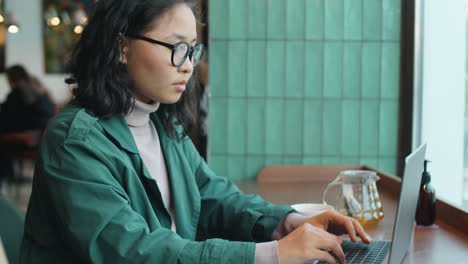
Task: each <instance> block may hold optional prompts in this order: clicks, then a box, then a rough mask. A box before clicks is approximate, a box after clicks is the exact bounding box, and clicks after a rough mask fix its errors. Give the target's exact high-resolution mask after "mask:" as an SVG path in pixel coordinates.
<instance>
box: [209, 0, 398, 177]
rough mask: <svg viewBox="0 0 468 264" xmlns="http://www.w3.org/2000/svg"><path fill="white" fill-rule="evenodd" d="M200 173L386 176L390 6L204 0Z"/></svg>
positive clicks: (393, 80) (392, 48)
mask: <svg viewBox="0 0 468 264" xmlns="http://www.w3.org/2000/svg"><path fill="white" fill-rule="evenodd" d="M209 2H210V6H209V10H210V14H209V19H210V20H209V25H210V28H209V30H210V84H211V94H212V97H211V102H210V134H209V151H210V160H209V163H210V166H211V167H212V168H213V169H214V170H215V172H216V173H217V174H219V175H224V176H226V177H228V178H231V179H233V180H239V179H255V176H256V174H257V173H258V171H259V170H260V169H261V168H263V167H264V166H267V165H272V164H345V163H346V164H358V163H362V164H368V165H371V166H375V167H378V168H381V169H383V170H385V171H388V172H391V173H395V172H396V165H397V163H396V157H397V143H398V142H397V140H398V96H399V56H400V47H399V45H400V44H399V34H400V0H210V1H209Z"/></svg>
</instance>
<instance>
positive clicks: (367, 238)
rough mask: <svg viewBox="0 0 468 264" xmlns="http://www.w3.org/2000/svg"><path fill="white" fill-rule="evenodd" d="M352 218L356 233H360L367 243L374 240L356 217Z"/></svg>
mask: <svg viewBox="0 0 468 264" xmlns="http://www.w3.org/2000/svg"><path fill="white" fill-rule="evenodd" d="M352 220H353V221H352V222H353V226H354V229H355V230H356V233H357V234H358V235H359V237H361V240H362V241H364V242H365V243H370V242H372V238H371V237H370V236H369V235H368V234H367V233H366V231H364V228H362V226H361V224H359V222H358V221H357V220H356V219H352Z"/></svg>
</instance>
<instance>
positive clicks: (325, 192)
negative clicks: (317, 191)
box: [322, 176, 342, 205]
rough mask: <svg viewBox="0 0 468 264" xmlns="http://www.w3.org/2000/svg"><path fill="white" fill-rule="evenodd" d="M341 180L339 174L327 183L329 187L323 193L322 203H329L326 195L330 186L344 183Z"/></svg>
mask: <svg viewBox="0 0 468 264" xmlns="http://www.w3.org/2000/svg"><path fill="white" fill-rule="evenodd" d="M341 180H342V179H341V177H340V176H338V177H336V179H334V180H333V181H332V182H330V183H329V184H328V185H327V188H325V190H324V191H323V194H322V203H323V204H324V205H328V203H327V201H326V197H327V192H328V190H329V189H330V188H332V187H335V186H337V185H340V184H342V182H341Z"/></svg>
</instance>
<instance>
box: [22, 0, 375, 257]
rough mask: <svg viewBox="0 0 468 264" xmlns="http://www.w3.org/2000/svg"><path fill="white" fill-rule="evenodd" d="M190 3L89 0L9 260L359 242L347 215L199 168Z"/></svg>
mask: <svg viewBox="0 0 468 264" xmlns="http://www.w3.org/2000/svg"><path fill="white" fill-rule="evenodd" d="M194 10H195V9H194V3H193V1H190V0H120V1H112V0H99V1H97V3H96V5H95V7H94V13H93V15H92V16H91V18H90V20H89V24H88V25H87V27H86V29H85V30H84V32H83V35H82V37H81V40H80V41H79V43H78V44H77V46H76V49H75V51H74V56H73V62H72V67H71V72H72V80H75V81H76V82H77V85H76V88H74V90H73V93H74V97H75V98H74V101H73V102H72V103H71V104H70V105H69V106H68V107H66V108H65V109H63V110H62V111H61V112H60V114H58V116H57V117H56V118H54V120H53V121H52V123H51V124H50V126H49V128H48V129H47V131H46V133H45V136H44V139H43V144H42V148H41V157H40V160H39V162H38V164H37V165H36V171H35V176H34V186H33V192H32V197H31V201H30V205H29V208H28V213H27V216H26V226H25V235H24V241H23V245H22V258H21V262H22V263H36V262H37V263H75V262H76V263H304V262H306V261H308V260H312V259H321V260H325V261H327V262H329V263H335V260H334V259H333V257H332V256H331V254H334V255H335V256H336V257H337V258H338V259H339V260H340V262H343V261H344V256H343V252H342V250H341V248H340V241H341V240H340V238H339V237H337V236H336V235H340V234H342V233H344V232H347V233H349V235H350V237H351V239H353V240H357V236H360V237H361V238H362V239H363V240H364V241H366V242H369V238H368V236H367V235H366V233H365V232H364V230H363V229H362V227H361V226H360V225H359V224H358V223H357V221H355V220H353V219H351V218H348V217H344V216H341V215H340V214H338V213H336V212H328V213H324V214H320V215H318V216H315V217H310V218H306V217H304V216H302V215H300V214H297V213H295V212H294V210H293V209H292V208H291V207H289V206H276V205H273V204H270V203H268V202H265V201H263V200H262V199H261V198H260V197H259V196H255V195H244V194H242V193H241V192H240V191H239V190H238V189H237V188H236V186H235V185H233V184H232V183H231V182H229V181H228V180H226V179H225V178H224V177H218V176H216V175H215V173H214V172H213V171H211V170H210V169H209V168H208V166H207V165H206V164H205V162H204V161H203V159H202V158H201V157H200V156H199V154H198V153H197V151H196V149H195V148H194V146H193V145H192V143H191V141H190V140H189V139H188V138H187V137H186V133H187V131H188V130H189V129H190V122H191V115H190V107H191V102H190V94H191V93H192V92H193V89H194V88H193V87H194V86H193V80H191V76H192V74H193V70H194V67H195V66H196V64H197V63H198V61H199V60H200V58H201V56H202V54H203V53H202V52H203V48H202V46H201V45H200V44H196V40H197V36H196V18H195V15H194V14H195V12H194ZM327 231H328V232H327ZM329 232H332V233H334V234H332V233H329ZM197 235H201V236H202V237H203V238H205V240H203V241H197V240H196V237H199V236H197Z"/></svg>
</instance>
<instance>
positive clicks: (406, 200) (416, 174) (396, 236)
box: [389, 144, 426, 264]
mask: <svg viewBox="0 0 468 264" xmlns="http://www.w3.org/2000/svg"><path fill="white" fill-rule="evenodd" d="M425 156H426V144H423V145H422V146H420V147H418V148H417V149H416V150H415V151H414V152H413V153H411V154H410V155H408V156H407V157H406V159H405V170H404V173H403V179H402V181H401V190H400V199H399V202H398V209H397V213H396V217H395V225H394V228H393V238H392V247H391V250H390V261H389V263H390V264H400V263H401V262H402V260H403V258H404V257H405V255H406V253H407V252H408V250H409V247H410V243H412V237H413V231H414V217H415V215H416V206H417V204H418V196H419V187H420V185H421V178H422V172H423V165H424V158H425Z"/></svg>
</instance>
